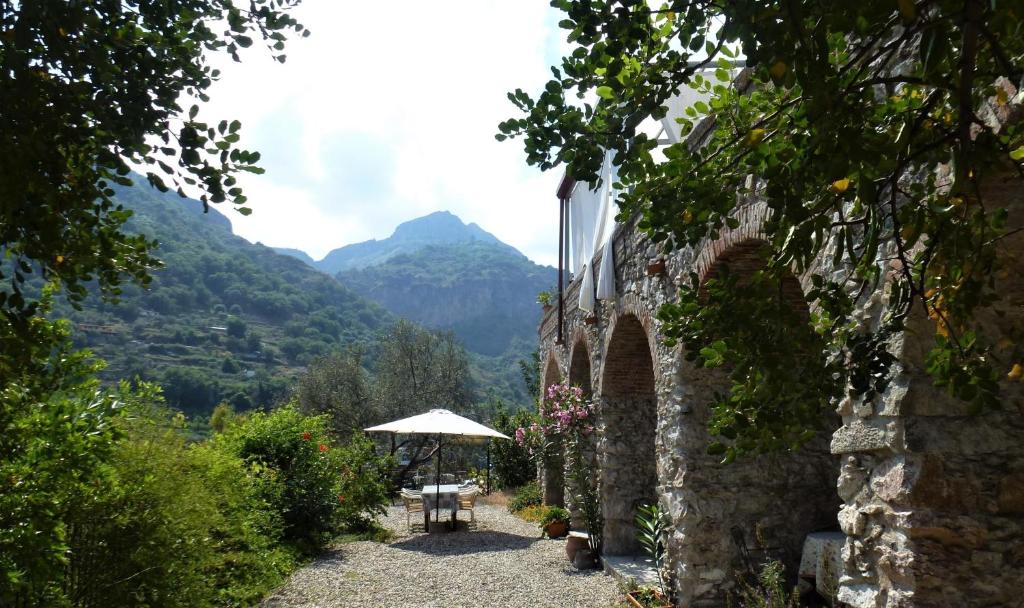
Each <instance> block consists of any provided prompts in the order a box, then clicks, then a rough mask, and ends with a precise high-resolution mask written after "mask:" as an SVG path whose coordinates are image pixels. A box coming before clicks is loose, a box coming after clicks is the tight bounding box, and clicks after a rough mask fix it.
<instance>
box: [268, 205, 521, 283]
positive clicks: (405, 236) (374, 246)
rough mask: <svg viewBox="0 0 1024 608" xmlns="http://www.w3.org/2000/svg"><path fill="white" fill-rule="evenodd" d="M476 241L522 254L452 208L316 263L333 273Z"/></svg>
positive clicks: (345, 249) (414, 221)
mask: <svg viewBox="0 0 1024 608" xmlns="http://www.w3.org/2000/svg"><path fill="white" fill-rule="evenodd" d="M474 242H476V243H484V244H488V245H494V246H496V247H500V248H503V249H506V250H508V251H509V252H513V253H515V254H516V255H519V256H521V255H522V254H521V253H519V252H518V251H517V250H516V249H515V248H514V247H512V246H511V245H506V244H505V243H502V242H501V241H500V240H498V237H496V236H494V235H493V234H491V233H490V232H487V231H486V230H484V229H483V228H481V227H480V226H478V225H476V224H472V223H471V224H466V223H464V222H463V221H462V220H461V219H459V217H458V216H457V215H455V214H454V213H452V212H450V211H435V212H433V213H429V214H427V215H424V216H422V217H418V218H416V219H412V220H409V221H407V222H402V223H401V224H399V225H398V227H396V228H395V231H394V232H393V233H391V236H389V237H388V238H386V239H381V240H379V241H378V240H369V241H363V242H362V243H353V244H351V245H345V246H344V247H340V248H338V249H335V250H333V251H331V252H330V253H328V254H327V255H326V256H325V257H324V259H322V260H320V261H319V262H317V263H316V267H317V268H319V269H320V270H322V271H324V272H326V273H328V274H331V275H333V274H336V273H338V272H340V271H343V270H352V269H357V268H365V267H367V266H373V265H374V264H380V263H382V262H386V261H387V260H388V259H390V258H392V257H394V256H396V255H399V254H402V253H413V252H414V251H417V250H419V249H422V248H423V247H427V246H431V245H457V244H463V243H474ZM283 253H286V252H283Z"/></svg>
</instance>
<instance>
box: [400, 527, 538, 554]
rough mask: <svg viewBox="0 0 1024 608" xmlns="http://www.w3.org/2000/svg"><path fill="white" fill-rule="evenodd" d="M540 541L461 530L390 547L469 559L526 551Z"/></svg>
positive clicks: (484, 531) (504, 533) (510, 535)
mask: <svg viewBox="0 0 1024 608" xmlns="http://www.w3.org/2000/svg"><path fill="white" fill-rule="evenodd" d="M539 540H541V539H540V538H528V537H526V536H519V535H518V534H509V533H508V532H496V531H493V530H481V531H474V530H465V529H459V530H457V531H455V532H431V533H430V534H417V535H416V536H412V537H409V538H406V539H403V540H400V541H398V542H394V543H391V546H392V547H394V548H396V549H403V550H405V551H415V552H417V553H425V554H427V555H467V554H471V553H491V552H494V551H514V550H516V549H526V548H527V547H529V546H530V545H532V544H533V543H535V542H537V541H539Z"/></svg>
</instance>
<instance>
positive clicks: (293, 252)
mask: <svg viewBox="0 0 1024 608" xmlns="http://www.w3.org/2000/svg"><path fill="white" fill-rule="evenodd" d="M271 249H273V250H274V251H275V252H277V253H280V254H281V255H287V256H290V257H293V258H295V259H296V260H301V261H303V262H305V263H306V264H308V265H310V266H313V267H314V268H315V267H316V262H315V261H314V260H313V258H311V257H309V254H308V253H306V252H305V251H302V250H301V249H292V248H290V247H271Z"/></svg>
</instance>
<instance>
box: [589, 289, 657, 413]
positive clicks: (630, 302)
mask: <svg viewBox="0 0 1024 608" xmlns="http://www.w3.org/2000/svg"><path fill="white" fill-rule="evenodd" d="M626 317H633V318H634V319H636V320H637V321H638V322H639V323H640V327H642V328H643V330H644V335H645V336H646V337H647V348H649V349H650V355H651V368H652V370H653V371H654V377H655V378H657V377H658V375H659V373H660V369H659V363H658V342H657V335H658V334H657V332H656V331H655V328H654V318H653V317H652V316H651V313H650V312H648V311H647V308H646V307H644V306H643V304H642V303H641V300H640V298H638V297H637V296H636V295H635V294H632V293H627V294H625V295H623V296H622V298H621V300H620V304H619V307H618V310H617V311H616V312H615V314H614V315H612V318H611V320H610V321H609V323H608V329H607V331H606V332H605V339H604V344H602V347H601V368H600V371H599V373H598V377H597V380H598V386H597V387H596V388H597V390H599V391H600V392H601V393H602V394H603V393H604V375H605V369H604V368H605V364H606V363H607V362H608V349H609V347H611V344H612V339H613V338H614V337H615V327H616V326H617V325H618V323H619V319H624V318H626Z"/></svg>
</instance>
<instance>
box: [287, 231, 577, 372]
mask: <svg viewBox="0 0 1024 608" xmlns="http://www.w3.org/2000/svg"><path fill="white" fill-rule="evenodd" d="M277 251H278V252H279V253H283V254H286V255H292V256H294V257H296V258H298V259H303V260H304V261H306V262H307V263H310V264H311V265H312V266H313V267H315V268H318V269H320V270H322V271H324V272H326V273H328V274H332V275H333V276H335V277H337V279H338V280H339V281H340V282H341V283H342V284H343V285H345V286H346V287H348V288H349V289H351V290H353V291H354V292H355V293H357V294H359V295H361V296H363V297H365V298H367V299H369V300H372V301H373V302H375V303H377V304H380V305H381V306H383V307H384V308H385V309H387V310H388V311H389V312H391V313H393V314H395V315H398V316H400V317H403V318H406V319H410V320H412V321H415V322H417V323H420V324H422V325H425V326H427V327H431V328H435V329H450V330H452V331H454V332H455V333H456V335H458V336H459V338H461V339H462V341H463V343H464V344H465V345H466V348H468V349H469V350H470V351H472V352H474V353H477V354H479V355H485V356H489V357H495V356H501V355H502V354H505V353H507V352H509V351H510V350H511V351H513V352H515V353H516V354H519V355H523V356H525V354H526V353H528V352H529V351H531V350H533V348H534V344H535V342H536V330H537V323H538V322H539V321H540V307H539V306H538V305H537V302H536V298H537V293H539V292H540V291H543V290H545V289H550V288H551V287H552V286H553V285H554V284H555V282H556V280H557V270H556V269H555V268H552V267H550V266H541V265H538V264H535V263H533V262H531V261H530V260H529V259H528V258H527V257H526V256H524V255H523V254H522V253H520V252H519V251H517V250H516V249H515V248H514V247H511V246H510V245H507V244H505V243H502V242H501V241H499V240H498V239H497V238H496V237H495V236H494V235H492V234H490V233H488V232H486V231H484V230H483V229H482V228H480V227H479V226H477V225H476V224H464V223H463V222H462V221H461V220H460V219H459V218H458V217H456V216H455V215H453V214H451V213H448V212H446V211H439V212H436V213H432V214H430V215H427V216H424V217H421V218H418V219H415V220H411V221H408V222H405V223H403V224H401V225H399V226H398V227H397V228H396V229H395V231H394V234H392V235H391V236H390V237H389V238H387V239H383V240H379V241H378V240H373V241H366V242H362V243H356V244H353V245H348V246H345V247H342V248H339V249H335V250H334V251H331V252H330V253H329V254H327V256H325V257H324V259H322V260H320V261H316V262H313V261H311V260H309V256H308V255H305V254H304V253H302V252H296V251H295V250H288V249H277Z"/></svg>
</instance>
